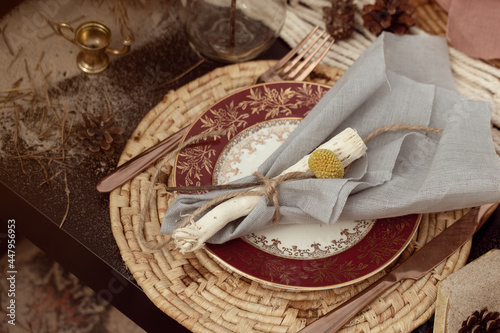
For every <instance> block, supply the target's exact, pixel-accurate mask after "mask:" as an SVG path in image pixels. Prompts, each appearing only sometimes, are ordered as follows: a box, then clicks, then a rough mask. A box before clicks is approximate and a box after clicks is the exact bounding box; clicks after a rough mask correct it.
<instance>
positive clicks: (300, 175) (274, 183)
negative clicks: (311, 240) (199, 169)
mask: <svg viewBox="0 0 500 333" xmlns="http://www.w3.org/2000/svg"><path fill="white" fill-rule="evenodd" d="M403 130H406V131H423V132H434V133H442V130H441V129H438V128H433V127H427V126H414V125H403V124H394V125H389V126H383V127H380V128H378V129H376V130H374V131H373V132H371V133H370V134H369V135H367V136H366V137H365V138H364V139H363V141H364V142H365V143H367V142H368V141H370V140H372V139H373V138H375V137H376V136H378V135H380V134H382V133H386V132H397V131H403ZM216 134H220V133H214V132H211V133H203V134H200V135H197V136H194V137H192V138H191V139H189V140H187V141H186V142H184V143H183V144H182V145H179V147H177V149H175V150H173V151H172V152H170V153H169V154H167V155H166V156H165V157H164V158H163V159H162V160H161V161H160V163H159V167H158V168H157V169H156V171H155V173H154V175H153V177H152V180H151V183H150V186H149V189H148V192H147V194H146V202H145V205H144V208H143V209H142V211H141V215H140V221H139V233H138V235H137V236H138V237H137V238H138V240H139V241H140V243H141V244H142V246H143V247H144V248H145V249H146V250H147V251H149V252H154V251H157V250H160V249H161V248H163V247H164V246H165V245H166V244H168V242H169V241H170V237H168V238H165V239H163V240H162V241H161V242H148V241H147V240H146V238H145V236H144V226H145V224H146V216H147V211H148V208H149V205H150V204H151V200H152V198H153V191H154V190H155V187H156V182H157V181H158V178H159V176H160V174H161V170H162V169H163V167H164V166H165V165H166V164H167V163H168V162H169V161H170V160H171V159H172V157H174V156H175V155H177V154H178V153H179V152H180V151H181V150H182V149H183V148H184V147H186V146H188V145H191V144H193V143H195V142H197V141H199V140H201V139H203V138H207V137H208V136H211V135H216ZM253 175H254V176H256V177H258V178H259V179H260V181H259V182H252V183H247V184H227V185H213V186H207V187H201V186H198V187H182V186H180V187H168V188H167V189H169V190H173V191H183V190H187V189H189V190H198V191H199V190H215V189H221V188H224V189H238V188H242V187H249V186H257V185H260V187H257V188H252V189H245V190H242V191H235V192H231V193H227V194H223V195H220V196H217V197H216V198H214V199H212V200H209V201H208V202H207V203H205V204H204V205H202V206H200V207H199V208H198V209H196V210H195V211H194V212H193V213H192V214H190V215H188V216H187V217H186V218H185V219H184V220H183V221H182V222H181V224H180V225H179V228H182V227H185V226H186V225H187V224H188V223H190V222H192V221H194V219H195V218H196V217H197V216H198V215H200V214H201V213H203V212H204V211H206V210H207V209H209V208H210V207H212V206H214V205H217V204H219V203H220V202H223V201H226V200H229V199H232V198H235V197H241V196H266V197H267V198H268V200H270V201H271V202H272V203H273V206H274V208H275V211H274V215H273V219H272V220H273V224H278V223H279V218H280V207H279V202H278V194H279V191H278V186H279V184H281V183H283V182H286V181H291V180H300V179H307V178H312V177H314V175H313V174H312V172H311V171H297V172H289V173H285V174H283V175H279V176H277V177H274V178H268V177H265V176H264V175H262V174H261V173H259V172H255V173H254V174H253Z"/></svg>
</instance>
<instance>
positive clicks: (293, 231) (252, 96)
mask: <svg viewBox="0 0 500 333" xmlns="http://www.w3.org/2000/svg"><path fill="white" fill-rule="evenodd" d="M328 89H329V87H327V86H324V85H318V84H314V83H303V82H278V83H266V84H262V85H257V86H253V87H250V88H247V89H243V90H240V91H238V92H236V93H234V94H232V95H230V96H228V97H226V98H224V99H223V100H222V101H219V102H218V103H217V104H215V105H214V106H212V107H211V108H210V109H209V110H207V111H205V112H204V113H203V114H202V115H201V116H200V118H198V120H197V121H196V122H195V123H194V124H193V125H192V127H191V128H190V129H189V131H188V133H187V134H186V138H185V139H187V138H189V137H192V136H195V135H198V134H200V133H205V132H209V131H213V130H220V129H224V130H226V134H225V135H223V136H218V137H215V138H214V139H212V138H210V139H208V140H206V142H205V143H203V144H200V145H196V146H193V147H187V148H185V149H183V150H182V151H181V152H180V153H179V154H178V156H177V161H176V163H175V171H174V183H175V184H176V185H177V186H190V185H211V184H224V183H227V182H230V181H233V180H235V179H238V178H241V177H244V176H247V175H249V174H251V173H253V172H254V171H256V169H257V167H258V166H259V165H260V164H261V163H262V162H263V161H264V160H265V159H266V158H267V157H268V156H269V155H270V154H271V153H272V152H273V151H274V150H275V149H276V148H277V147H278V146H279V145H280V144H281V143H282V142H283V141H285V140H286V138H287V137H288V135H289V134H290V133H291V132H292V131H293V129H294V128H295V127H296V126H297V125H298V124H299V123H300V121H301V120H302V119H303V117H305V116H306V115H307V113H308V112H309V111H310V110H311V109H312V107H313V106H314V105H316V103H317V102H318V101H319V100H320V99H321V97H322V96H323V95H324V94H325V93H326V92H327V91H328ZM281 221H282V222H284V223H286V221H283V220H281ZM419 221H420V216H419V215H408V216H403V217H397V218H390V219H380V220H376V221H375V220H363V221H338V222H337V223H335V224H334V225H333V226H328V225H325V224H320V223H317V224H314V223H313V224H293V225H292V224H283V225H279V226H273V227H270V228H267V229H264V230H260V231H258V232H254V233H252V234H250V235H247V236H245V237H242V238H239V239H235V240H232V241H230V242H227V243H225V244H220V245H216V244H206V246H205V250H206V251H207V252H208V253H209V254H210V255H211V256H212V257H213V258H214V259H216V260H217V261H219V262H220V263H221V264H222V265H224V266H225V267H227V268H229V269H230V270H232V271H235V272H237V273H239V274H241V275H243V276H246V277H248V278H250V279H253V280H256V281H259V282H261V283H264V284H268V285H272V286H275V287H281V288H288V289H297V290H321V289H330V288H336V287H341V286H345V285H348V284H352V283H355V282H358V281H360V280H363V279H366V278H367V277H369V276H371V275H373V274H375V273H377V272H379V271H380V270H382V269H384V268H385V267H387V266H388V265H389V264H390V263H392V262H393V261H394V260H395V259H396V258H397V257H398V256H399V255H400V254H401V252H402V251H403V250H404V249H405V248H406V246H407V245H408V243H409V242H410V240H411V239H412V237H413V235H414V234H415V232H416V230H417V227H418V223H419Z"/></svg>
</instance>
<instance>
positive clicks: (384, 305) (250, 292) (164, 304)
mask: <svg viewBox="0 0 500 333" xmlns="http://www.w3.org/2000/svg"><path fill="white" fill-rule="evenodd" d="M271 63H272V62H270V61H260V62H249V63H244V64H236V65H230V66H227V67H223V68H219V69H216V70H215V71H213V72H211V73H209V74H207V75H205V76H203V77H200V78H199V79H197V80H195V81H193V82H191V83H189V84H187V85H185V86H183V87H182V88H180V89H178V90H176V91H172V92H170V93H169V94H167V95H166V96H165V99H164V100H163V101H162V102H161V103H160V104H159V105H158V106H157V107H155V108H154V109H153V110H151V111H150V112H149V113H148V115H147V116H146V117H145V118H144V119H143V121H142V122H141V123H140V124H139V126H138V127H137V129H136V130H135V132H134V134H133V136H132V138H131V139H130V140H129V142H128V143H127V146H126V148H125V150H124V152H123V154H122V161H121V162H123V161H125V160H127V159H129V158H130V157H131V156H135V155H136V154H138V153H139V152H140V151H142V150H144V149H145V148H148V147H149V146H151V145H153V144H155V143H156V142H157V141H158V140H161V139H163V138H164V137H166V136H167V135H169V134H170V133H173V132H174V131H176V130H178V129H179V128H181V127H183V126H184V125H185V124H188V123H190V122H191V121H193V120H194V119H195V118H196V117H197V115H199V113H200V112H202V111H203V110H204V109H205V108H207V107H209V106H210V105H211V104H213V103H214V102H215V101H216V100H218V99H220V98H222V97H224V96H225V95H227V94H229V93H230V92H231V91H233V90H235V89H239V88H242V87H246V86H248V85H251V84H252V83H253V82H254V81H255V79H256V78H257V77H258V76H259V74H260V73H261V72H263V71H264V70H265V69H266V68H268V66H269V65H270V64H271ZM342 73H343V71H342V70H338V69H335V68H331V67H326V66H319V67H318V68H317V70H316V71H315V73H314V75H312V81H315V82H321V83H327V84H330V85H331V84H333V83H334V82H335V81H336V80H337V79H338V78H339V77H340V75H342ZM172 162H173V161H172ZM155 171H156V167H155V166H151V167H150V168H149V169H148V170H147V171H145V172H143V173H142V174H140V175H139V176H137V177H135V178H134V179H133V180H132V181H130V182H128V183H127V184H125V185H123V186H122V187H120V188H118V189H116V190H114V191H113V192H112V193H111V196H110V201H111V204H110V205H111V223H112V229H113V233H114V236H115V239H116V242H117V244H118V246H119V248H120V251H121V254H122V257H123V260H124V261H125V263H126V265H127V267H128V268H129V269H130V271H131V272H132V274H133V276H134V278H135V279H136V280H137V283H138V284H139V285H140V286H141V287H142V288H143V290H144V292H145V293H146V294H147V295H148V297H149V298H150V299H151V301H153V302H154V303H155V304H156V305H157V306H158V307H159V308H160V309H161V310H163V311H164V312H165V313H166V314H167V315H169V316H170V317H172V318H174V319H176V320H177V321H178V322H179V323H181V324H182V325H184V326H186V327H187V328H188V329H190V330H192V331H195V332H216V333H220V332H225V331H231V332H251V331H252V330H254V331H260V332H296V331H297V330H299V329H300V328H302V327H304V326H305V325H306V324H307V323H308V322H310V321H312V320H314V319H315V318H317V317H318V316H319V315H320V314H321V313H323V312H326V311H329V310H331V309H332V308H333V307H335V306H336V305H337V304H339V303H340V302H342V301H344V300H345V299H348V298H349V297H351V296H352V295H354V294H356V293H357V292H359V291H360V290H362V289H364V288H366V287H367V286H368V285H369V284H371V283H372V282H373V281H375V280H376V279H377V278H379V277H380V276H381V274H384V273H383V272H381V273H379V274H377V275H375V276H374V277H372V278H370V279H368V280H366V281H363V282H361V283H359V284H356V285H353V286H348V287H342V288H339V289H334V290H327V291H301V292H296V291H285V290H281V289H274V288H271V287H268V286H264V285H261V284H259V283H257V282H253V281H250V280H247V279H245V278H243V277H241V276H239V275H237V274H232V273H231V272H227V271H226V270H225V269H224V268H222V267H221V266H219V264H218V263H217V262H215V261H213V260H212V259H211V258H210V257H209V256H208V255H207V254H206V253H205V252H204V251H197V252H195V253H190V254H186V255H182V254H181V253H179V252H178V251H176V250H174V249H173V248H172V247H171V246H168V247H165V248H164V249H162V250H161V251H157V252H155V253H152V254H151V253H149V252H148V251H144V250H143V248H142V247H141V243H140V241H139V239H138V233H140V232H141V231H140V230H139V213H140V210H141V209H142V207H144V203H145V198H146V191H147V189H148V187H149V185H150V179H151V177H152V175H153V174H154V172H155ZM164 172H165V175H164V177H163V181H166V179H167V178H168V174H169V173H170V168H166V169H165V170H164ZM160 188H161V186H159V189H158V190H157V192H156V193H155V197H154V199H153V201H152V205H150V216H151V222H148V223H147V224H146V227H145V235H146V239H147V240H148V241H155V240H160V239H163V238H164V237H167V236H165V235H160V234H159V229H160V224H161V219H162V217H163V215H164V213H165V211H166V209H167V207H168V203H169V199H170V198H169V195H168V194H167V193H166V192H164V191H163V190H161V189H160ZM462 213H463V211H462V210H459V211H453V212H447V213H440V214H427V215H424V216H423V219H422V222H421V225H420V227H419V231H418V234H417V235H416V237H415V239H414V240H413V241H412V242H411V244H410V246H409V247H408V248H407V250H406V251H405V252H404V253H403V255H402V258H403V259H404V258H406V257H407V256H409V255H410V254H411V253H412V252H413V251H414V249H415V248H416V247H417V248H418V247H420V246H422V245H423V244H425V243H426V242H428V241H429V240H430V239H432V238H433V237H434V235H435V234H436V233H437V232H439V231H441V230H443V229H444V228H446V226H447V224H449V223H451V222H453V221H454V220H456V219H457V218H459V217H460V216H462ZM469 250H470V243H468V244H466V245H465V246H464V247H463V248H462V249H461V250H460V251H459V252H457V253H456V255H454V256H452V257H450V258H449V259H448V260H447V261H446V263H445V264H443V265H441V266H439V267H438V268H437V269H435V270H434V271H433V272H432V273H430V274H428V275H427V276H426V277H425V278H423V279H421V280H419V281H417V282H415V281H406V282H404V283H402V284H400V285H399V286H398V287H397V288H395V289H393V290H391V291H389V292H387V293H386V294H384V295H382V296H381V298H380V299H379V300H377V301H375V302H374V303H373V304H372V306H371V307H370V308H369V309H368V310H367V311H366V312H364V313H363V314H362V315H360V316H358V317H357V318H356V319H355V320H354V322H353V323H355V326H354V327H352V328H350V329H349V331H354V329H355V328H364V329H365V331H368V330H367V329H369V330H372V331H378V330H382V329H389V330H395V331H400V330H401V331H404V332H408V331H411V330H412V329H413V328H415V327H417V326H418V325H420V324H422V323H423V322H425V321H426V320H427V319H428V318H429V317H430V316H431V315H432V313H433V312H434V302H435V300H436V290H437V289H436V284H437V282H438V281H439V280H440V279H442V278H443V277H446V276H447V275H449V274H450V273H452V272H453V271H455V270H457V269H458V268H460V267H462V266H463V265H464V263H465V261H466V260H467V257H468V254H469Z"/></svg>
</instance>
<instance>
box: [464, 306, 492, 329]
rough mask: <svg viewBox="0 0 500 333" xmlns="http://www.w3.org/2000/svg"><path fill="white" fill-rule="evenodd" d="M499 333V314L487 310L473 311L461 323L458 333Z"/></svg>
mask: <svg viewBox="0 0 500 333" xmlns="http://www.w3.org/2000/svg"><path fill="white" fill-rule="evenodd" d="M469 332H472V333H500V313H498V312H491V311H488V309H482V310H481V311H474V313H472V315H470V316H469V317H468V318H467V319H466V320H464V321H463V322H462V327H461V328H460V330H459V331H458V333H469Z"/></svg>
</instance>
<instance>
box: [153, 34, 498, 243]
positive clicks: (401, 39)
mask: <svg viewBox="0 0 500 333" xmlns="http://www.w3.org/2000/svg"><path fill="white" fill-rule="evenodd" d="M490 117H491V110H490V107H489V104H488V103H486V102H479V101H472V100H468V99H466V98H465V97H464V96H462V95H460V94H459V93H458V92H457V91H456V90H455V87H454V83H453V77H452V74H451V71H450V64H449V58H448V48H447V45H446V40H445V39H444V38H442V37H437V36H430V35H417V36H410V35H405V36H396V35H393V34H389V33H383V34H382V35H380V36H379V37H378V39H377V40H376V41H375V42H374V43H373V44H372V45H371V46H370V47H369V48H368V49H367V50H366V51H365V52H364V53H363V54H362V55H361V56H360V57H359V58H358V60H357V61H356V62H355V63H354V64H353V65H352V66H351V67H350V68H349V70H347V71H346V72H345V74H344V75H343V76H342V78H341V79H340V80H339V81H338V82H337V83H336V84H335V85H334V86H333V87H332V88H331V89H330V90H329V91H328V92H327V93H326V94H325V96H324V97H323V98H322V99H321V100H320V102H319V103H318V104H317V105H316V106H315V107H314V108H313V110H312V111H311V112H310V113H309V114H308V115H307V116H306V117H305V118H304V120H303V121H302V122H301V124H300V125H299V126H298V127H297V128H296V129H295V130H294V131H293V132H292V133H291V134H290V136H289V138H288V139H287V140H286V141H285V142H284V143H283V144H282V145H281V146H280V147H279V148H278V149H277V150H276V151H275V152H274V153H273V154H272V155H271V156H270V157H269V158H268V159H267V160H266V161H265V162H264V163H263V164H262V165H260V167H259V168H258V171H259V172H261V173H262V174H264V175H266V176H267V177H274V176H277V175H278V174H279V173H280V172H282V171H283V170H285V169H286V168H288V167H289V166H290V165H293V164H294V163H295V162H297V161H298V160H299V159H300V158H302V157H303V156H305V155H307V154H309V153H310V152H311V151H312V150H314V149H315V148H316V147H317V146H319V145H320V144H321V143H323V142H325V141H327V140H328V139H330V138H332V137H333V136H335V135H336V134H338V133H339V132H341V131H342V130H344V129H345V128H347V127H351V128H354V129H355V130H357V131H358V133H359V134H360V136H361V137H365V136H366V135H368V134H369V133H371V132H372V131H374V130H376V129H378V128H380V127H382V126H387V125H392V124H406V125H420V126H428V127H435V128H441V129H443V132H442V133H441V134H437V133H425V132H424V133H422V132H419V133H417V132H408V131H401V132H393V133H383V134H381V135H379V136H377V137H375V138H374V139H372V140H370V141H369V142H368V143H367V146H368V151H367V154H366V156H365V157H363V158H361V159H359V160H357V161H355V162H354V163H353V164H352V165H351V167H350V169H349V171H348V172H347V174H346V176H345V178H344V179H305V180H296V181H289V182H286V183H282V184H280V185H279V203H280V213H281V220H280V223H317V222H318V221H319V222H323V223H328V224H332V223H335V222H336V221H337V220H339V219H342V220H352V219H354V220H357V219H373V218H384V217H391V216H400V215H406V214H410V213H428V212H440V211H446V210H451V209H460V208H465V207H471V206H475V205H480V204H483V203H488V202H496V201H500V158H499V157H498V156H497V154H496V153H495V151H494V148H493V143H492V139H491V134H490ZM253 180H255V179H254V177H252V176H250V177H245V178H244V179H241V180H238V181H236V182H247V181H253ZM227 192H228V191H212V192H209V193H206V194H201V195H188V194H181V195H179V196H177V198H176V199H175V200H174V201H173V202H172V204H171V205H170V207H169V209H168V211H167V213H166V215H165V217H164V219H163V224H162V228H161V231H162V232H163V233H167V234H171V233H172V232H173V231H174V230H175V229H176V228H177V227H178V225H179V221H180V220H181V216H185V215H186V214H190V213H192V212H193V211H194V210H195V209H196V208H198V207H200V206H201V205H203V204H204V203H206V202H208V201H209V200H210V199H212V198H214V197H217V196H219V195H221V194H222V193H227ZM273 214H274V208H273V206H272V203H270V202H268V200H267V198H265V197H263V198H262V199H261V200H260V202H259V204H258V205H257V206H256V207H255V208H254V209H253V210H252V212H251V213H250V214H249V215H248V216H247V217H245V218H243V219H241V220H238V221H234V222H231V223H229V224H228V225H226V227H224V228H223V229H222V230H220V231H219V232H218V233H217V234H216V235H214V236H213V237H212V238H211V239H210V240H209V242H210V243H223V242H226V241H228V240H230V239H234V238H237V237H240V236H243V235H246V234H249V233H251V232H253V231H255V230H258V229H261V228H264V227H267V226H269V225H270V224H271V219H272V216H273Z"/></svg>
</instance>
